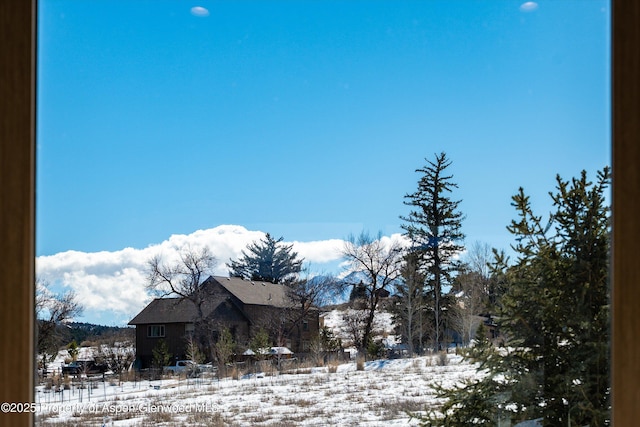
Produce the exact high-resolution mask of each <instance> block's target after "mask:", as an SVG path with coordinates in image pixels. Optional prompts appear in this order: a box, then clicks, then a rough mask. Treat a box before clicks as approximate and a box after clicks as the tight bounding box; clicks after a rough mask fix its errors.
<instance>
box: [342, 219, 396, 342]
mask: <svg viewBox="0 0 640 427" xmlns="http://www.w3.org/2000/svg"><path fill="white" fill-rule="evenodd" d="M342 256H343V257H344V258H345V260H347V261H348V263H349V267H350V269H351V270H352V271H356V272H359V273H361V274H362V275H363V276H364V277H365V278H366V283H365V282H364V281H363V283H362V284H363V285H364V287H365V295H364V298H365V302H366V309H365V310H366V319H365V324H364V331H363V333H362V342H361V343H359V344H360V345H359V346H358V350H360V351H361V350H365V349H366V347H367V345H368V344H369V340H370V339H371V332H372V326H373V320H374V317H375V313H376V309H377V307H378V302H379V301H380V296H381V294H382V293H383V291H390V289H391V286H392V284H393V283H394V282H395V281H396V280H397V279H398V277H399V276H400V261H401V246H400V244H399V242H394V241H390V242H389V243H388V244H385V243H384V242H383V240H382V233H378V235H377V236H376V237H372V236H371V235H370V234H369V233H367V232H362V233H360V235H359V236H358V237H355V236H353V235H351V236H349V238H348V239H347V241H346V242H345V245H344V247H343V250H342Z"/></svg>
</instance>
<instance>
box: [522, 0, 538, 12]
mask: <svg viewBox="0 0 640 427" xmlns="http://www.w3.org/2000/svg"><path fill="white" fill-rule="evenodd" d="M536 9H538V3H536V2H534V1H528V2H525V3H522V4H521V5H520V10H521V11H522V12H533V11H534V10H536Z"/></svg>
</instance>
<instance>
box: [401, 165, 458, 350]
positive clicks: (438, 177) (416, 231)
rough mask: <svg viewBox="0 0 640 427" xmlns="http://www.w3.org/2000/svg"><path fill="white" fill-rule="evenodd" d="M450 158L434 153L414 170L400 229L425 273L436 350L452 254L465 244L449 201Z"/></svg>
mask: <svg viewBox="0 0 640 427" xmlns="http://www.w3.org/2000/svg"><path fill="white" fill-rule="evenodd" d="M450 165H451V161H450V160H449V159H448V158H447V156H446V154H445V153H441V154H439V155H436V158H435V161H433V162H431V161H428V160H427V165H426V166H424V167H423V168H421V169H417V170H416V172H420V173H422V174H423V175H422V177H421V178H420V180H419V181H418V189H417V190H416V191H415V192H414V193H411V194H407V195H405V201H404V204H405V205H408V206H411V208H412V210H411V211H410V212H409V215H408V216H401V217H400V219H402V220H403V221H405V223H404V224H402V229H403V230H404V231H405V235H406V236H407V237H408V239H409V240H410V241H411V251H412V252H416V253H418V254H419V255H420V261H419V262H420V266H421V269H422V270H423V271H424V274H425V279H426V283H425V285H426V286H425V291H426V293H427V295H428V296H429V297H430V299H431V302H432V304H433V315H434V319H433V320H434V337H433V338H434V348H436V349H439V348H440V344H441V342H442V340H443V335H444V311H445V310H444V308H445V304H446V301H447V298H445V296H444V295H443V289H446V287H447V286H448V285H451V282H452V278H453V276H454V274H455V271H456V269H457V266H456V262H455V256H456V255H457V254H459V253H460V252H461V251H462V250H463V249H464V247H463V246H462V245H461V244H460V242H461V241H462V239H464V234H463V233H462V230H461V229H462V220H463V218H464V216H463V215H462V213H461V212H460V211H458V206H459V204H460V201H459V200H458V201H456V200H452V199H451V197H450V193H452V192H453V190H454V189H455V188H458V185H457V184H455V183H454V182H453V181H452V178H453V176H452V175H447V168H448V167H449V166H450Z"/></svg>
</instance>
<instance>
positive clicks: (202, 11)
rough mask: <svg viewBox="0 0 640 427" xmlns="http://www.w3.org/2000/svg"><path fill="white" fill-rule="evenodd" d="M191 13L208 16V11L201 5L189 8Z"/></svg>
mask: <svg viewBox="0 0 640 427" xmlns="http://www.w3.org/2000/svg"><path fill="white" fill-rule="evenodd" d="M191 14H192V15H193V16H200V17H203V18H204V17H207V16H209V11H208V10H207V9H206V8H204V7H202V6H195V7H192V8H191Z"/></svg>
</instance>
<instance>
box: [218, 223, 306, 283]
mask: <svg viewBox="0 0 640 427" xmlns="http://www.w3.org/2000/svg"><path fill="white" fill-rule="evenodd" d="M282 240H283V238H282V237H280V238H279V239H274V238H273V237H271V235H270V234H269V233H267V234H266V235H265V237H264V239H262V240H259V241H257V242H253V243H251V244H250V245H249V246H247V252H245V251H242V257H241V258H240V259H239V260H237V261H233V260H231V262H230V263H228V264H227V267H229V274H230V275H231V276H235V277H243V278H245V279H247V280H259V281H264V282H271V283H280V284H289V283H291V282H292V281H293V280H294V279H295V278H296V276H297V275H298V273H300V271H301V270H302V262H303V259H298V253H297V252H294V251H293V245H285V244H284V243H282Z"/></svg>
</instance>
